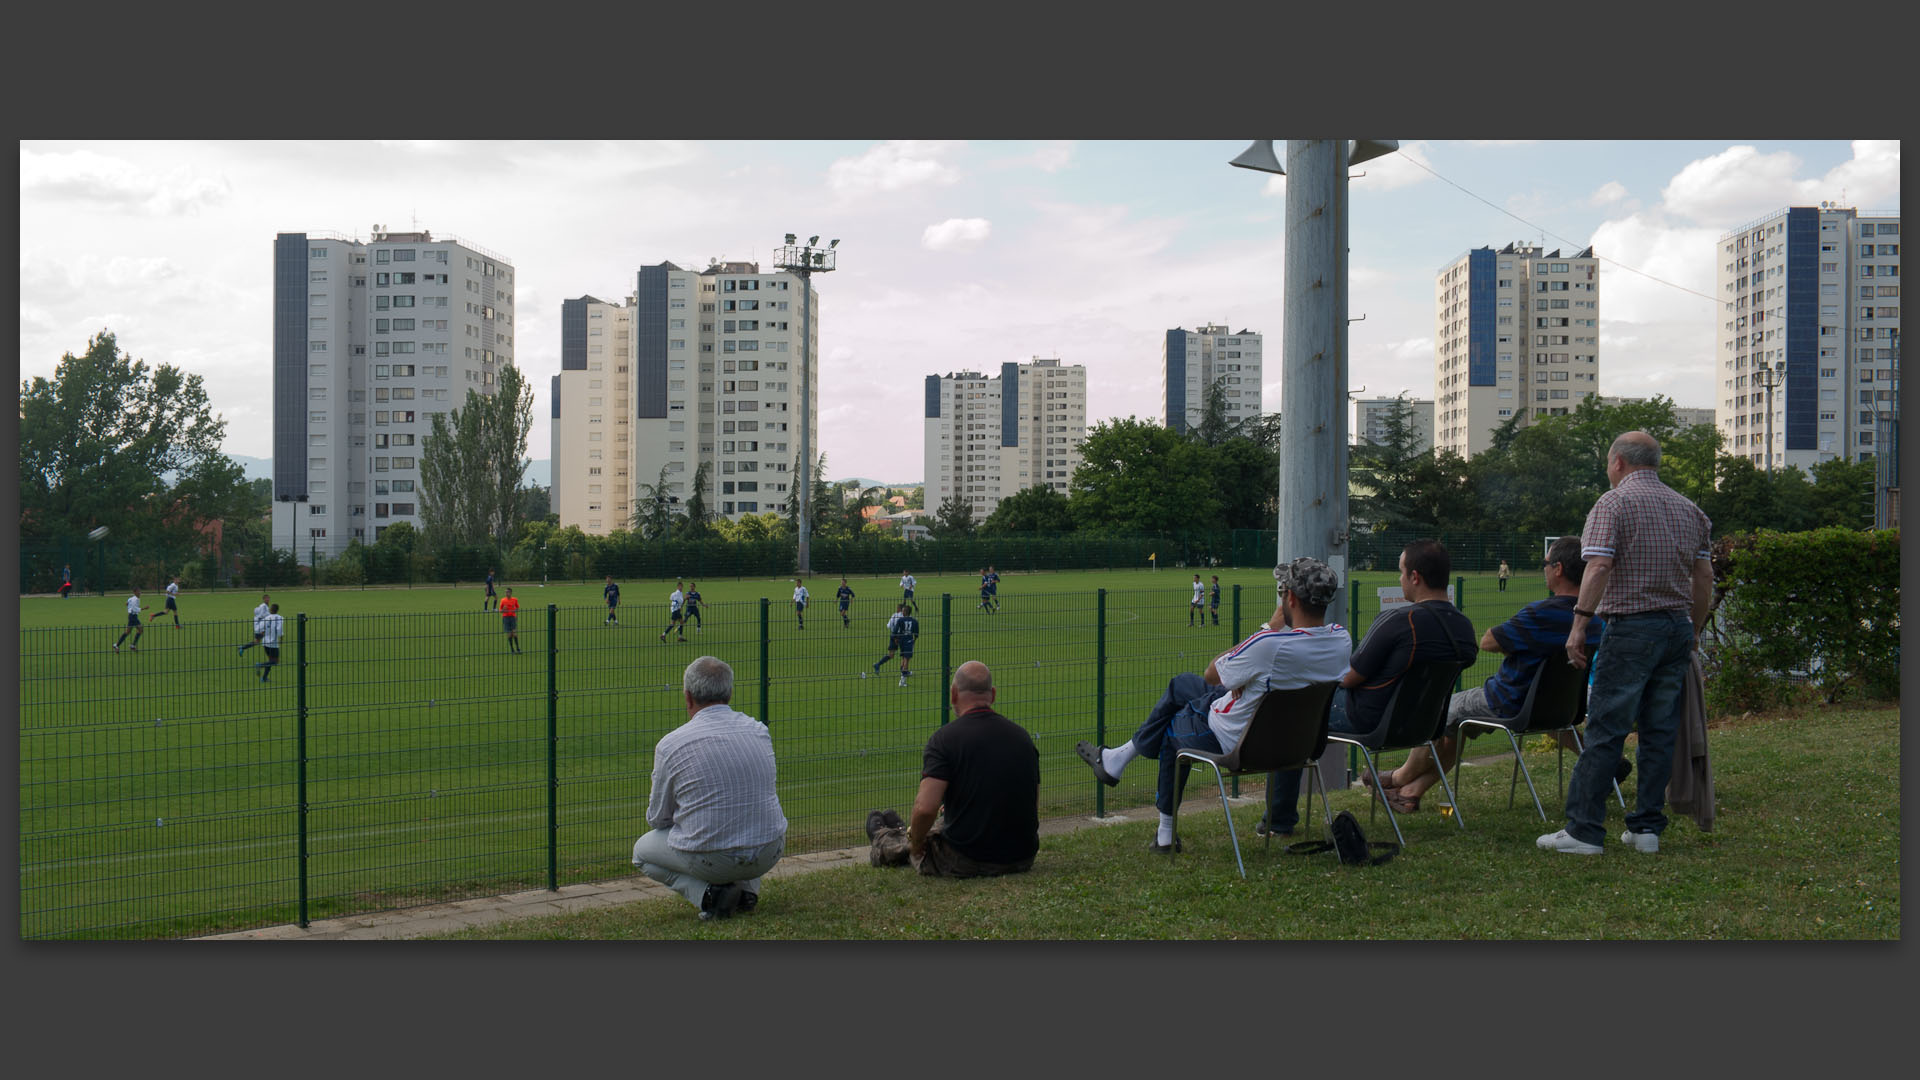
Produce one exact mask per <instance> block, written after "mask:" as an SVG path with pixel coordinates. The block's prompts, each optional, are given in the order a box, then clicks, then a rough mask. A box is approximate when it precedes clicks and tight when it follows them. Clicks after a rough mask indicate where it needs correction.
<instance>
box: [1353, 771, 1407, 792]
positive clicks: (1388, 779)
mask: <svg viewBox="0 0 1920 1080" xmlns="http://www.w3.org/2000/svg"><path fill="white" fill-rule="evenodd" d="M1360 783H1361V785H1362V786H1364V787H1369V788H1370V787H1372V786H1373V774H1372V773H1370V772H1363V773H1361V774H1360ZM1380 786H1381V787H1383V788H1385V789H1386V790H1388V791H1393V790H1395V789H1397V788H1399V787H1400V786H1401V785H1399V784H1396V783H1394V782H1393V770H1391V769H1389V770H1388V771H1386V772H1384V773H1381V774H1380Z"/></svg>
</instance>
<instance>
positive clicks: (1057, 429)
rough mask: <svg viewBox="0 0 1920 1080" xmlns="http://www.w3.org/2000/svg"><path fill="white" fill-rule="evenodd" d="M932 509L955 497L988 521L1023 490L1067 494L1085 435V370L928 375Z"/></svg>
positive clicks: (1013, 367) (1015, 368)
mask: <svg viewBox="0 0 1920 1080" xmlns="http://www.w3.org/2000/svg"><path fill="white" fill-rule="evenodd" d="M925 435H926V448H925V456H924V462H925V466H924V467H925V474H924V475H925V477H926V479H925V484H926V512H927V514H928V516H932V515H933V514H935V513H937V512H938V511H939V509H940V504H941V503H942V502H945V501H946V500H947V499H948V498H949V497H951V496H953V495H956V494H957V495H959V496H961V497H962V498H964V499H965V500H966V501H967V502H968V503H969V504H970V505H971V506H972V507H973V520H974V521H976V522H980V521H985V520H986V519H987V516H988V515H989V514H992V513H993V511H994V509H995V508H996V507H998V506H999V505H1000V500H1001V499H1003V498H1006V497H1007V496H1009V495H1012V494H1013V493H1014V492H1016V491H1019V490H1020V489H1022V488H1028V487H1040V486H1045V487H1050V488H1052V489H1053V490H1055V491H1058V492H1059V493H1060V494H1062V495H1065V494H1067V488H1068V482H1069V481H1070V480H1071V479H1072V478H1073V471H1074V470H1075V469H1076V468H1078V467H1079V466H1080V460H1081V458H1080V445H1081V443H1083V442H1085V441H1086V437H1087V369H1086V367H1085V365H1082V364H1062V363H1061V362H1060V361H1059V360H1058V359H1057V358H1044V357H1038V356H1036V357H1034V358H1033V359H1032V360H1031V361H1029V362H1027V363H1005V364H1002V365H1000V374H999V375H997V376H992V377H989V376H988V375H986V374H984V373H983V372H978V371H957V372H950V373H948V374H946V375H929V376H927V381H926V422H925Z"/></svg>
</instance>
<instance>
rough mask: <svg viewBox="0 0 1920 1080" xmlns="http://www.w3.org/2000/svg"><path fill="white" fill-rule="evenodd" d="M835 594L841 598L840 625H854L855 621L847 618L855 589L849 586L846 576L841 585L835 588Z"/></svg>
mask: <svg viewBox="0 0 1920 1080" xmlns="http://www.w3.org/2000/svg"><path fill="white" fill-rule="evenodd" d="M834 595H835V596H837V597H839V599H840V625H841V626H842V627H848V626H852V625H853V621H852V620H851V619H849V618H847V608H848V607H849V606H851V605H852V604H853V589H852V588H850V587H848V585H847V579H846V578H841V579H840V587H839V588H838V589H835V590H834Z"/></svg>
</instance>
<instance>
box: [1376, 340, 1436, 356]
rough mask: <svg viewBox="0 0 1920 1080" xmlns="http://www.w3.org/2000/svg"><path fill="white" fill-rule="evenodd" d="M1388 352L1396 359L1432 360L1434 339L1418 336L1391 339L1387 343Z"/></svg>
mask: <svg viewBox="0 0 1920 1080" xmlns="http://www.w3.org/2000/svg"><path fill="white" fill-rule="evenodd" d="M1387 354H1388V355H1389V356H1391V357H1393V358H1394V359H1395V360H1432V359H1433V339H1432V338H1427V337H1418V338H1408V339H1407V340H1405V341H1390V342H1388V343H1387Z"/></svg>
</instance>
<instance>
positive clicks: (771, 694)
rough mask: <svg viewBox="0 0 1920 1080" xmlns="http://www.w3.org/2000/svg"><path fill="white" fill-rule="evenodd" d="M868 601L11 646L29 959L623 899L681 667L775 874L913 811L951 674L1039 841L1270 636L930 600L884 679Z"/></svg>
mask: <svg viewBox="0 0 1920 1080" xmlns="http://www.w3.org/2000/svg"><path fill="white" fill-rule="evenodd" d="M1461 584H1462V586H1464V582H1462V583H1461ZM1489 588H1490V587H1489ZM822 592H823V593H824V592H825V590H824V589H823V590H822ZM1255 593H1258V594H1259V595H1257V596H1256V595H1254V594H1255ZM1361 593H1365V597H1364V603H1365V604H1366V605H1368V606H1371V605H1372V604H1373V603H1374V601H1373V597H1372V591H1371V590H1370V589H1356V590H1355V593H1354V603H1355V605H1356V610H1355V611H1354V612H1353V613H1351V614H1350V615H1349V621H1350V622H1352V623H1354V624H1355V625H1357V626H1362V627H1364V624H1365V622H1366V621H1370V616H1368V615H1365V614H1364V613H1363V612H1362V611H1361V610H1359V605H1360V604H1361V603H1362V602H1363V598H1362V597H1361V595H1360V594H1361ZM874 599H875V598H873V597H863V598H862V599H861V601H860V603H859V604H858V605H857V608H856V611H863V612H865V614H856V615H854V616H853V617H852V618H850V619H849V620H848V621H846V622H843V621H842V619H841V616H840V614H839V611H838V610H837V606H836V605H835V604H834V603H833V601H832V599H831V597H830V596H827V597H822V598H819V599H816V600H815V601H814V602H813V603H812V604H811V606H810V607H809V608H808V609H807V610H806V612H805V616H804V626H803V625H802V618H801V615H800V613H798V612H796V611H795V610H794V607H793V605H792V604H791V603H789V602H786V601H785V600H760V601H753V602H744V603H732V604H714V605H709V606H707V607H705V608H704V609H702V611H701V613H700V619H699V621H698V623H693V622H691V621H690V622H689V625H687V626H686V627H684V628H682V632H678V633H676V632H674V630H673V629H671V628H670V627H669V626H668V619H667V612H666V611H665V609H664V606H662V607H661V608H659V609H655V610H651V611H649V610H647V609H646V608H644V607H642V606H631V607H625V608H622V609H621V613H620V614H621V623H620V624H619V625H609V624H608V623H607V622H606V610H605V609H604V608H601V607H598V606H594V607H551V606H549V607H545V608H530V609H523V611H522V613H521V616H520V626H519V630H518V637H519V643H520V646H521V649H522V650H523V651H522V652H520V653H514V652H512V651H511V650H510V648H509V645H508V642H507V640H506V635H505V634H504V633H503V631H502V626H501V620H500V618H499V617H498V615H497V614H493V613H485V612H472V613H460V614H447V613H438V614H418V615H365V616H335V617H326V618H319V617H314V618H308V617H304V616H296V617H294V618H291V619H289V620H288V623H287V630H286V640H285V641H284V642H283V646H282V649H281V652H280V662H279V664H278V665H277V666H275V667H273V668H272V669H270V670H269V671H268V674H269V679H268V681H266V682H262V681H260V679H259V675H260V673H261V670H262V669H260V668H258V667H256V665H258V664H260V663H262V662H263V661H264V660H265V659H266V657H265V655H264V651H263V650H262V649H261V648H259V647H257V646H256V647H247V648H245V649H244V651H243V652H239V653H238V654H237V652H236V650H239V649H240V648H241V647H242V646H245V645H250V643H251V641H252V635H251V627H250V625H249V624H248V623H247V622H246V621H245V620H235V621H232V622H227V623H201V624H189V625H187V626H185V627H184V628H181V629H175V628H173V627H171V626H167V625H164V624H156V625H154V626H152V627H151V628H149V629H148V630H147V632H146V634H145V636H144V637H143V638H142V639H140V640H141V642H142V646H143V647H142V649H141V651H140V652H139V653H132V652H130V651H128V652H122V653H118V654H116V653H113V652H110V651H108V650H107V649H106V648H105V645H106V641H104V640H103V637H105V638H108V639H110V637H111V635H113V634H115V633H117V628H115V629H113V630H108V629H105V628H99V627H95V628H86V629H68V628H63V629H49V630H25V631H23V632H22V633H21V698H20V700H21V728H20V747H21V755H20V807H21V831H20V866H21V927H20V930H21V936H22V937H23V938H59V937H98V938H149V937H179V936H190V935H195V934H204V933H212V932H216V931H222V930H232V929H239V928H244V927H249V926H260V925H271V924H275V923H284V922H299V923H302V924H305V923H307V922H309V921H311V920H312V919H316V918H330V917H338V916H342V915H347V914H352V913H356V912H366V911H377V910H385V909H389V908H394V907H403V906H409V905H415V904H426V903H438V902H444V901H447V900H454V899H460V898H465V897H472V896H482V895H494V894H497V893H500V892H505V891H513V890H518V889H527V888H537V887H547V888H556V887H558V886H559V885H562V884H566V883H569V882H574V881H583V880H593V879H601V878H607V877H614V876H619V875H622V874H627V873H632V872H633V871H632V866H631V862H630V855H631V849H632V844H633V841H634V839H635V838H636V837H637V836H638V835H639V834H640V832H642V831H643V830H644V816H645V807H646V802H647V795H648V788H649V777H650V775H651V772H652V767H653V759H652V754H653V747H654V745H655V744H656V743H657V742H658V741H659V739H660V737H661V736H663V735H665V734H666V733H667V732H668V731H671V730H672V729H674V728H675V727H677V726H679V725H680V724H682V723H684V722H685V720H686V706H685V703H684V700H683V698H682V695H681V690H680V680H681V675H682V672H683V670H684V668H685V666H686V664H687V663H688V662H689V661H690V660H692V659H693V658H694V657H696V656H699V655H703V654H710V655H714V656H718V657H720V658H722V659H724V660H726V661H727V662H728V663H729V664H731V665H732V667H733V669H734V678H735V688H734V696H733V704H734V706H735V707H736V708H738V709H740V710H741V711H743V712H746V713H748V714H750V715H753V716H756V717H758V718H760V719H761V720H763V721H765V722H767V723H768V725H769V727H770V729H771V731H772V734H773V740H774V751H775V756H776V761H777V763H778V770H779V792H780V799H781V804H782V806H783V808H784V810H785V812H786V816H787V818H788V820H789V822H790V825H789V831H788V843H787V850H788V851H789V852H795V853H797V852H802V851H809V850H819V849H825V848H836V847H844V846H849V845H853V844H857V843H861V842H863V841H864V833H863V831H862V827H863V823H864V820H865V814H866V811H867V810H868V809H870V808H874V807H885V806H892V807H897V808H904V807H906V806H907V805H909V804H910V803H911V801H912V798H913V794H914V791H915V789H916V788H917V786H918V782H919V775H920V765H921V752H922V749H923V747H924V745H925V742H926V738H927V736H928V734H929V733H930V732H931V731H933V729H934V728H936V727H937V726H938V725H940V724H942V723H944V722H946V721H947V720H949V719H950V716H949V715H948V713H949V706H948V699H947V695H946V687H947V684H948V682H949V679H950V677H951V673H952V669H953V668H954V667H955V666H957V665H958V664H960V663H961V662H963V661H966V660H975V659H977V660H981V661H984V662H985V663H986V664H987V665H988V666H989V667H991V668H992V669H993V671H994V675H995V682H996V685H997V687H998V688H999V701H1000V708H1001V709H1002V711H1003V712H1005V713H1006V714H1007V715H1008V716H1011V717H1013V718H1014V719H1015V720H1017V721H1019V722H1020V723H1021V724H1023V725H1024V726H1025V727H1027V729H1028V730H1029V731H1031V732H1032V734H1033V737H1034V741H1035V743H1036V744H1037V745H1038V746H1039V749H1040V753H1041V781H1042V787H1041V796H1040V797H1041V804H1042V812H1043V814H1044V815H1066V814H1079V813H1089V814H1091V813H1103V812H1108V811H1112V810H1114V809H1117V808H1120V807H1127V806H1139V805H1145V804H1148V803H1150V802H1151V801H1152V798H1153V784H1154V770H1152V769H1150V768H1136V769H1130V770H1128V771H1127V773H1126V775H1125V778H1124V781H1123V783H1122V784H1121V785H1120V787H1118V788H1115V789H1111V790H1109V789H1106V788H1103V787H1101V786H1100V785H1099V784H1097V783H1095V782H1094V781H1093V779H1092V777H1091V776H1090V775H1089V773H1088V772H1087V769H1086V767H1085V766H1084V765H1082V764H1081V763H1080V761H1079V759H1078V757H1077V756H1076V755H1075V754H1074V752H1073V745H1074V743H1075V742H1076V741H1077V740H1079V739H1083V738H1086V739H1095V740H1096V741H1102V742H1105V743H1107V744H1115V743H1118V742H1122V741H1124V740H1125V739H1126V738H1127V737H1128V736H1129V735H1130V734H1131V732H1132V730H1133V728H1134V726H1135V725H1136V724H1138V722H1139V721H1140V719H1141V718H1142V717H1143V716H1144V715H1145V714H1146V712H1147V710H1148V709H1149V708H1150V707H1151V706H1152V705H1153V703H1154V702H1155V701H1156V700H1157V699H1158V698H1159V696H1160V693H1161V692H1162V691H1163V690H1164V689H1165V685H1166V682H1167V680H1168V679H1170V678H1171V677H1172V676H1173V675H1175V674H1177V673H1179V672H1182V671H1200V670H1204V668H1205V666H1206V664H1207V663H1208V661H1209V660H1211V659H1212V658H1213V657H1214V656H1216V655H1218V654H1219V653H1220V652H1222V651H1224V650H1225V649H1227V648H1229V647H1230V646H1231V645H1232V644H1233V643H1234V642H1235V641H1237V640H1239V639H1240V638H1241V637H1243V636H1244V634H1245V632H1247V631H1250V630H1251V629H1252V628H1253V627H1254V626H1255V625H1257V624H1258V623H1259V622H1261V621H1262V620H1264V619H1265V618H1266V617H1267V616H1268V615H1269V614H1271V612H1272V607H1271V604H1272V599H1271V595H1270V594H1269V593H1268V592H1267V591H1266V590H1264V589H1254V590H1250V591H1249V592H1248V594H1247V595H1246V596H1244V597H1243V596H1241V595H1240V592H1239V590H1238V589H1237V588H1236V589H1235V590H1233V592H1232V593H1230V594H1229V595H1227V596H1226V597H1224V598H1223V603H1222V607H1221V610H1220V613H1219V622H1218V623H1217V624H1215V623H1214V622H1213V621H1212V613H1211V612H1207V613H1204V622H1203V623H1201V624H1200V625H1192V626H1190V625H1189V618H1190V615H1189V612H1188V610H1187V593H1186V592H1185V590H1184V589H1182V590H1169V589H1166V588H1160V589H1154V590H1144V589H1142V590H1115V591H1108V590H1100V591H1097V592H1093V593H1035V594H1029V593H1024V592H1020V591H1018V590H1003V591H1002V593H1001V594H1000V596H999V604H998V607H997V610H993V609H983V608H982V607H981V606H980V603H979V598H978V596H976V595H972V594H956V595H950V596H940V597H924V596H923V597H921V598H920V608H919V610H918V618H919V619H920V626H921V636H920V638H919V640H918V641H917V642H916V648H915V651H914V656H913V657H912V660H911V662H910V664H906V665H904V666H905V667H906V668H907V670H908V671H909V672H910V674H907V675H906V676H905V677H904V679H903V678H902V675H901V670H902V668H903V661H902V658H901V657H900V656H897V655H896V656H894V657H893V658H891V659H890V660H883V658H884V655H885V653H886V647H887V633H886V625H885V621H884V616H876V615H875V614H874V611H875V610H876V605H875V604H874V603H872V600H874ZM878 599H879V600H881V601H882V602H883V603H888V602H890V600H891V598H889V597H884V596H883V597H879V598H878ZM1466 599H1467V598H1466V597H1465V596H1464V595H1463V596H1462V600H1463V601H1464V600H1466ZM1519 602H1520V601H1519V600H1518V599H1517V598H1516V600H1515V601H1513V602H1511V603H1510V604H1508V606H1507V610H1510V608H1511V607H1514V606H1518V603H1519ZM1469 610H1470V614H1471V609H1469ZM1504 613H1505V612H1504V611H1503V612H1502V616H1504ZM1475 621H1476V625H1479V624H1482V623H1485V624H1488V625H1490V623H1491V621H1497V619H1494V620H1489V619H1487V618H1484V617H1483V618H1480V619H1476V620H1475ZM663 633H664V635H665V640H664V641H663V640H661V638H662V635H663ZM681 637H684V638H685V639H686V640H684V641H682V640H680V639H681ZM1497 664H1498V657H1491V658H1490V659H1489V658H1483V660H1482V662H1481V663H1480V664H1478V665H1476V667H1475V668H1474V669H1473V671H1472V672H1470V673H1469V675H1468V676H1467V679H1468V680H1469V681H1476V680H1477V679H1479V678H1483V677H1484V675H1485V674H1490V673H1491V671H1492V669H1493V667H1495V666H1497ZM1482 669H1484V671H1483V670H1482ZM903 682H904V685H902V683H903Z"/></svg>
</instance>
